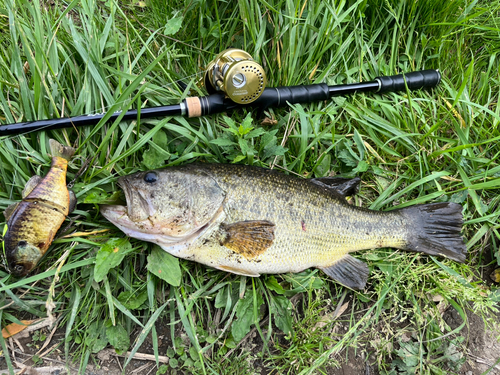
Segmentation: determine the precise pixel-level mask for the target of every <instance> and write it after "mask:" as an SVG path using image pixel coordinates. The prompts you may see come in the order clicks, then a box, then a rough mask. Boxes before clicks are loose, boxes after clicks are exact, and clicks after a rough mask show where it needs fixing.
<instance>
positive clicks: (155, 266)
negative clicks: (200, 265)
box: [148, 245, 182, 286]
mask: <svg viewBox="0 0 500 375" xmlns="http://www.w3.org/2000/svg"><path fill="white" fill-rule="evenodd" d="M148 271H149V272H151V273H152V274H153V275H156V276H158V277H159V278H160V279H162V280H165V281H166V282H167V283H169V284H170V285H173V286H179V285H180V284H181V277H182V274H181V268H180V266H179V259H177V258H176V257H174V256H172V255H170V254H169V253H167V252H166V251H164V250H162V249H161V247H160V246H158V245H155V246H154V247H153V250H152V251H151V254H150V255H149V256H148Z"/></svg>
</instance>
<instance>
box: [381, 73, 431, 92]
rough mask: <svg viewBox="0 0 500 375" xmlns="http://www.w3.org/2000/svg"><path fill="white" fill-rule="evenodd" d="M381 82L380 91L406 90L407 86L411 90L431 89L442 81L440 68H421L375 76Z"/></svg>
mask: <svg viewBox="0 0 500 375" xmlns="http://www.w3.org/2000/svg"><path fill="white" fill-rule="evenodd" d="M375 80H376V81H378V82H379V83H380V88H379V90H378V92H394V91H405V90H406V86H408V89H410V90H419V89H431V88H433V87H436V86H437V85H438V84H439V82H440V81H441V73H439V70H433V69H429V70H421V71H418V72H411V73H405V74H398V75H395V76H383V77H377V78H375Z"/></svg>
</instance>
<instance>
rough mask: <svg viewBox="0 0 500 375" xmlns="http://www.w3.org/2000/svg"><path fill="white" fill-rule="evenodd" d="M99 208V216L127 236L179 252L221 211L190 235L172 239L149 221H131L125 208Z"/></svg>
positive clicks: (211, 223)
mask: <svg viewBox="0 0 500 375" xmlns="http://www.w3.org/2000/svg"><path fill="white" fill-rule="evenodd" d="M100 207H101V214H102V215H103V216H104V217H105V218H106V219H107V220H109V221H110V222H111V223H113V224H114V225H115V226H116V227H118V229H120V230H121V231H122V232H123V233H125V234H126V235H127V236H129V237H133V238H138V239H140V240H143V241H148V242H153V243H156V244H158V245H160V246H161V247H163V248H168V247H173V246H176V247H179V250H180V249H181V248H184V247H188V246H189V245H190V244H191V243H192V242H193V241H194V240H196V239H197V238H198V237H200V236H201V235H203V233H204V232H205V231H206V230H207V229H209V228H210V227H211V226H212V225H214V223H216V221H217V220H218V218H219V216H220V214H221V213H222V210H220V212H219V213H218V215H217V216H216V217H214V218H213V219H212V220H211V221H209V222H208V223H207V224H205V225H203V226H201V227H200V228H196V229H195V230H193V231H192V232H190V233H186V234H184V235H183V236H179V237H173V236H169V235H167V234H164V233H161V232H160V231H159V229H158V228H159V226H158V225H153V223H152V222H151V221H150V220H149V219H146V220H143V221H139V222H135V221H132V220H131V219H130V217H129V215H128V212H127V211H128V210H127V207H126V206H119V205H101V206H100Z"/></svg>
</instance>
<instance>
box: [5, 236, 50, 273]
mask: <svg viewBox="0 0 500 375" xmlns="http://www.w3.org/2000/svg"><path fill="white" fill-rule="evenodd" d="M4 246H5V249H4V251H5V257H6V259H7V265H8V267H9V270H10V272H11V273H12V274H14V275H15V276H25V275H26V274H28V273H29V272H30V271H31V270H32V269H33V268H34V267H35V266H36V264H37V263H38V261H39V260H40V258H41V257H42V252H41V251H40V249H39V248H38V247H37V246H35V245H33V244H31V243H29V242H28V241H23V240H21V241H19V242H17V243H16V244H15V246H9V244H5V243H4Z"/></svg>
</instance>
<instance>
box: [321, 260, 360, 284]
mask: <svg viewBox="0 0 500 375" xmlns="http://www.w3.org/2000/svg"><path fill="white" fill-rule="evenodd" d="M318 268H319V269H320V270H322V271H323V272H324V273H326V274H327V275H328V276H330V277H331V278H332V279H334V280H335V281H338V282H339V283H340V284H342V285H344V286H346V287H348V288H351V289H356V290H361V289H364V288H365V285H366V280H367V279H368V274H369V271H368V266H367V265H366V263H364V262H362V261H361V260H359V259H356V258H354V257H353V256H351V255H346V256H345V257H343V258H342V259H340V260H339V261H338V262H337V263H335V264H334V265H332V266H330V267H318Z"/></svg>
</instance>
